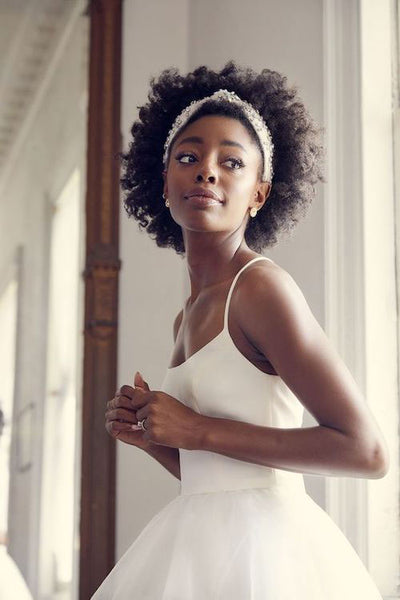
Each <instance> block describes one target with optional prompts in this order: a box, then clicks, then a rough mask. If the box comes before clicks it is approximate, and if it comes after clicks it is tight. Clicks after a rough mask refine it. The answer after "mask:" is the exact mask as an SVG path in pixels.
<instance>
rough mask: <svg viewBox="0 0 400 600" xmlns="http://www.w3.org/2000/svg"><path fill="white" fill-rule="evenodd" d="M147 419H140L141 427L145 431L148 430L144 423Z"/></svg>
mask: <svg viewBox="0 0 400 600" xmlns="http://www.w3.org/2000/svg"><path fill="white" fill-rule="evenodd" d="M145 421H146V419H143V421H138V425H139V427H140V428H141V429H143V431H147V429H146V427H145V425H144V423H145Z"/></svg>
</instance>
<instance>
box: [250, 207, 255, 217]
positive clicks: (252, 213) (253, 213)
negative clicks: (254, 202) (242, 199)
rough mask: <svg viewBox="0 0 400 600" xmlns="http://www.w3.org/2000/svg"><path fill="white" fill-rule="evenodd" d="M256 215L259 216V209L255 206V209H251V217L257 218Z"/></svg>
mask: <svg viewBox="0 0 400 600" xmlns="http://www.w3.org/2000/svg"><path fill="white" fill-rule="evenodd" d="M256 214H257V209H256V207H255V206H253V207H252V208H251V209H250V216H251V217H255V216H256Z"/></svg>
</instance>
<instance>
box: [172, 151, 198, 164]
mask: <svg viewBox="0 0 400 600" xmlns="http://www.w3.org/2000/svg"><path fill="white" fill-rule="evenodd" d="M175 158H176V160H177V161H178V162H182V163H183V164H184V165H187V164H190V163H189V162H183V161H181V158H195V156H194V155H193V154H190V153H189V152H184V153H182V154H178V156H176V157H175Z"/></svg>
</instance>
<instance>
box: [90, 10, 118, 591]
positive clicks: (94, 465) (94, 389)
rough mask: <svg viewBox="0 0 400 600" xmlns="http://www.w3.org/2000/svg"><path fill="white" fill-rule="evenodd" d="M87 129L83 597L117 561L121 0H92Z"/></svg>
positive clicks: (98, 583) (94, 588) (96, 585)
mask: <svg viewBox="0 0 400 600" xmlns="http://www.w3.org/2000/svg"><path fill="white" fill-rule="evenodd" d="M88 12H89V14H90V64H89V111H88V136H87V191H86V265H85V270H84V273H83V276H84V279H85V325H84V366H83V408H82V413H83V414H82V466H81V522H80V585H79V598H80V599H81V600H88V599H89V598H90V596H91V595H92V594H93V593H94V591H95V590H96V589H97V587H98V586H99V585H100V583H101V582H102V580H103V579H104V578H105V577H106V575H107V574H108V572H109V571H110V570H111V568H112V567H113V565H114V552H115V442H114V440H112V438H110V436H109V435H108V434H107V432H106V430H105V427H104V412H105V406H106V403H107V401H108V400H110V399H111V398H112V397H113V396H114V393H115V389H116V381H117V377H116V376H117V334H118V275H119V269H120V264H121V263H120V260H119V204H120V203H119V160H118V158H117V157H116V154H117V152H119V151H120V149H121V135H120V98H121V91H120V88H121V81H120V79H121V25H122V23H121V21H122V0H94V1H93V0H92V2H90V3H89V5H88Z"/></svg>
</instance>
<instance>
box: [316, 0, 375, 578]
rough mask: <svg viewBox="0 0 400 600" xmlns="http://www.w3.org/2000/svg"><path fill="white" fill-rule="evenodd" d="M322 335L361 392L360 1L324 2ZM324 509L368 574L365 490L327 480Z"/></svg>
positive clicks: (355, 483)
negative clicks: (342, 361) (324, 313)
mask: <svg viewBox="0 0 400 600" xmlns="http://www.w3.org/2000/svg"><path fill="white" fill-rule="evenodd" d="M323 14H324V24H323V25H324V26H323V30H324V99H325V100H324V102H325V106H324V115H325V116H324V121H325V131H326V139H325V147H326V155H327V156H326V158H327V160H326V165H327V169H326V175H327V180H328V184H327V186H326V189H325V256H326V269H325V274H326V275H325V293H326V315H325V323H326V333H327V335H328V337H329V338H330V340H331V341H332V342H333V344H334V345H335V347H336V349H337V351H338V353H339V354H340V356H341V357H342V359H343V360H344V362H345V363H346V365H347V367H348V368H349V370H350V371H351V373H352V375H353V377H354V379H355V380H356V382H357V384H358V385H359V387H360V389H361V391H362V392H363V393H365V384H366V377H365V368H366V357H365V354H364V348H365V326H364V322H365V319H364V315H365V299H364V289H365V281H364V264H363V261H364V252H363V244H364V241H363V228H362V224H363V204H362V193H363V189H362V185H363V184H362V181H363V178H362V146H361V140H362V138H361V135H362V130H361V83H360V73H361V57H360V8H359V0H350V1H349V0H324V11H323ZM326 510H327V512H328V513H329V514H330V516H331V517H332V518H333V519H334V521H335V522H336V523H337V525H338V526H339V527H340V528H341V530H342V531H343V533H344V534H345V535H346V537H347V538H348V539H349V541H350V542H351V543H352V544H353V546H354V548H355V550H356V551H357V553H358V555H359V556H360V558H361V559H362V561H363V562H364V564H365V565H366V566H367V568H368V527H367V524H368V488H367V481H365V480H363V479H356V478H336V477H328V478H326Z"/></svg>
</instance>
